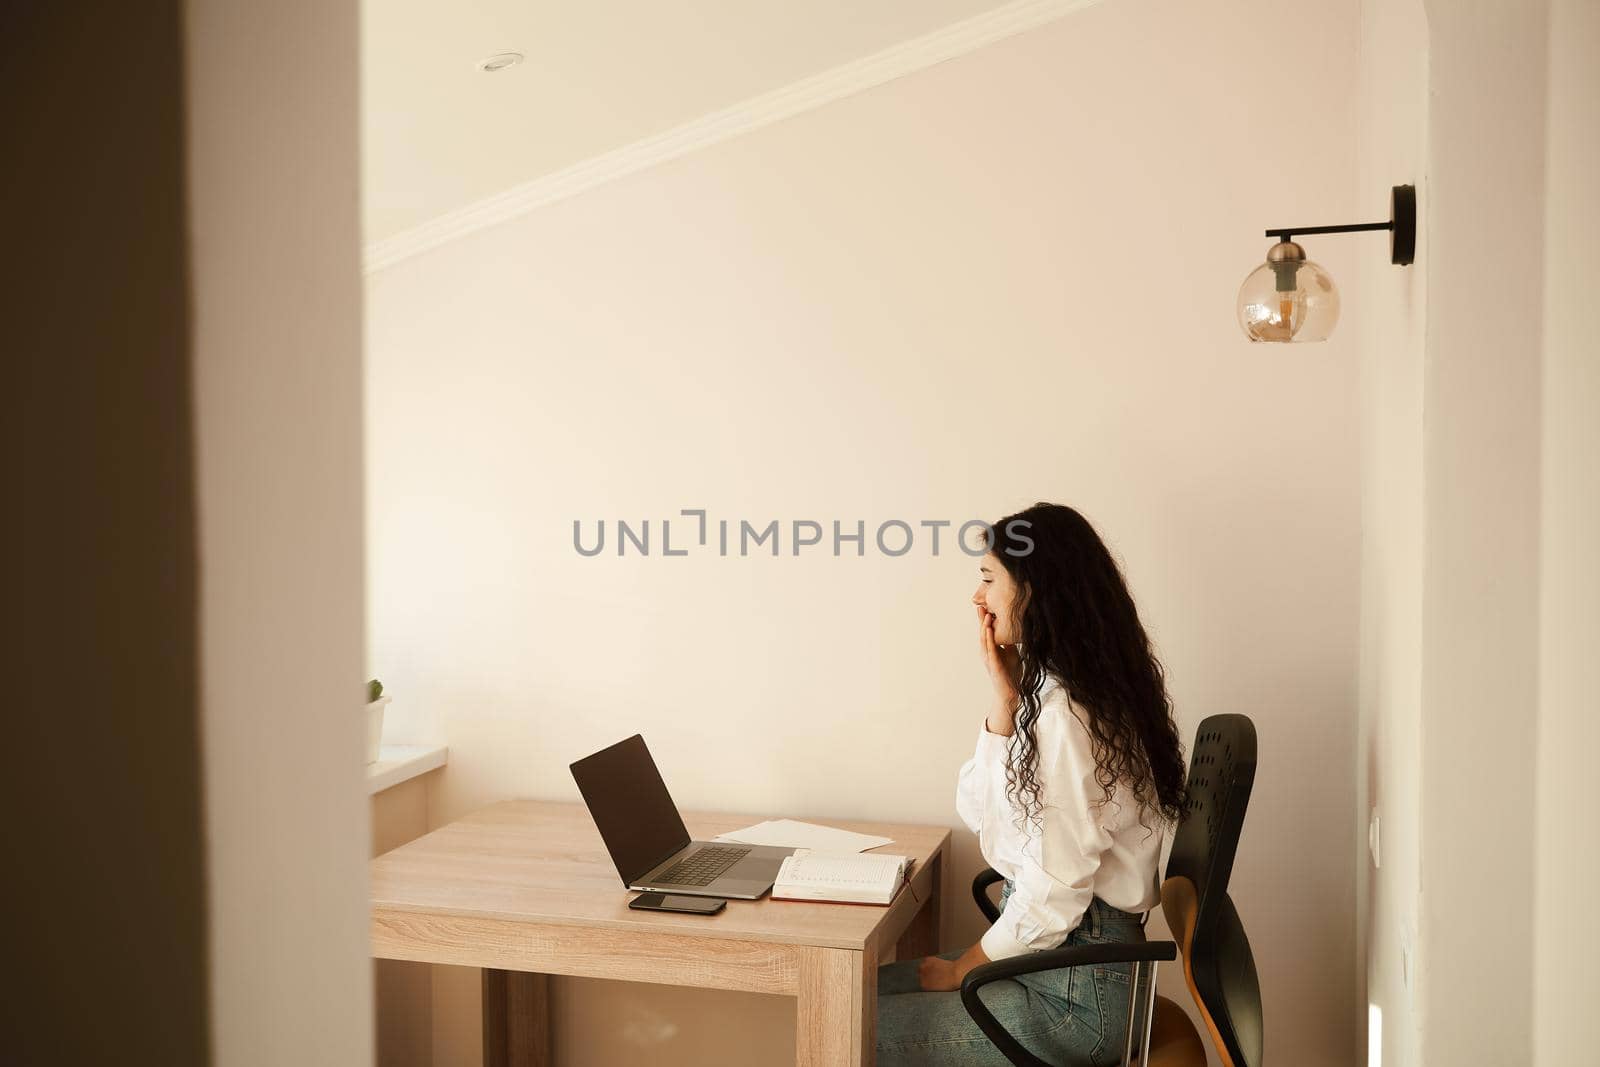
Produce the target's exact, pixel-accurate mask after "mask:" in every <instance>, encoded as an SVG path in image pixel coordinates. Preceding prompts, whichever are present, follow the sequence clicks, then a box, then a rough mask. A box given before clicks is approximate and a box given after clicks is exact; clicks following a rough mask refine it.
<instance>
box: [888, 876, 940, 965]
mask: <svg viewBox="0 0 1600 1067" xmlns="http://www.w3.org/2000/svg"><path fill="white" fill-rule="evenodd" d="M943 863H944V856H943V855H935V856H934V857H933V867H932V868H931V869H932V871H933V877H932V878H930V879H928V884H929V885H930V886H932V887H933V888H931V889H930V890H928V899H927V900H924V901H923V902H922V907H921V909H919V910H918V912H917V914H916V915H914V916H912V918H911V923H910V925H908V926H907V927H906V932H905V933H903V934H901V935H900V940H899V941H897V942H895V946H894V958H895V959H897V960H917V959H921V958H922V957H924V956H937V955H938V954H939V898H940V895H941V894H940V886H941V884H942V883H941V881H940V879H941V878H942V877H943V875H944V871H943Z"/></svg>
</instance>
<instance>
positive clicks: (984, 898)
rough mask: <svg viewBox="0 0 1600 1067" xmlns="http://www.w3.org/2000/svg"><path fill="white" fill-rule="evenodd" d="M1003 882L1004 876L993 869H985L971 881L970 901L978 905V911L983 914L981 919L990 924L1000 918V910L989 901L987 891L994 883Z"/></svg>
mask: <svg viewBox="0 0 1600 1067" xmlns="http://www.w3.org/2000/svg"><path fill="white" fill-rule="evenodd" d="M1003 881H1005V875H1003V874H1001V873H1000V872H999V871H997V870H995V869H994V868H993V867H985V868H984V869H983V870H981V871H979V872H978V877H976V878H974V879H973V880H972V899H973V901H974V903H976V904H977V905H978V910H979V911H981V912H983V917H984V918H986V919H988V920H989V921H990V922H994V921H995V920H996V919H998V918H1000V909H999V908H997V907H995V905H994V901H992V900H990V899H989V894H988V889H989V887H990V886H992V885H994V884H995V883H996V882H1003Z"/></svg>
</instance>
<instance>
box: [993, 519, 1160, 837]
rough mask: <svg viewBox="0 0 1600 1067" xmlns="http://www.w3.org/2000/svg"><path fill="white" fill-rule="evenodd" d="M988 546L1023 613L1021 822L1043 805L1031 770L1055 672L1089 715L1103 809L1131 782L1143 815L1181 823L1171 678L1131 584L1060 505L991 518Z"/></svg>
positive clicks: (1018, 751) (1017, 786) (1017, 783)
mask: <svg viewBox="0 0 1600 1067" xmlns="http://www.w3.org/2000/svg"><path fill="white" fill-rule="evenodd" d="M987 542H988V547H989V551H990V552H992V553H993V554H994V556H995V557H996V558H997V559H998V560H999V561H1000V563H1001V565H1002V566H1004V567H1005V568H1006V570H1007V571H1008V572H1009V573H1010V575H1011V577H1012V579H1013V580H1014V581H1015V583H1016V586H1017V605H1018V606H1019V607H1020V616H1021V617H1020V619H1017V620H1014V621H1015V622H1017V623H1018V624H1019V625H1018V626H1017V627H1016V633H1018V634H1019V636H1020V640H1019V642H1018V644H1019V646H1020V647H1019V648H1018V650H1017V651H1018V653H1019V655H1020V658H1021V663H1022V677H1021V680H1020V682H1019V684H1018V686H1017V688H1018V690H1019V692H1020V694H1021V701H1020V705H1019V707H1018V709H1017V715H1016V735H1015V739H1014V741H1013V748H1012V758H1009V759H1007V761H1006V795H1007V797H1008V798H1010V799H1011V801H1012V803H1013V804H1014V805H1016V807H1017V808H1018V810H1019V811H1020V812H1021V813H1022V816H1023V817H1024V818H1031V819H1035V820H1036V819H1037V818H1038V817H1039V814H1040V812H1041V811H1042V810H1043V808H1042V804H1041V802H1040V800H1039V780H1038V778H1037V777H1035V772H1036V770H1037V769H1038V764H1039V751H1038V747H1037V745H1036V743H1035V740H1034V724H1035V723H1036V722H1037V721H1038V718H1039V711H1040V704H1039V692H1038V690H1039V686H1040V683H1041V682H1042V681H1043V680H1044V678H1045V677H1046V675H1053V676H1054V677H1056V678H1057V679H1059V680H1060V682H1061V684H1062V685H1063V686H1064V687H1065V688H1066V691H1067V695H1068V696H1069V697H1070V698H1071V699H1072V701H1073V702H1074V703H1076V704H1077V705H1078V706H1079V707H1081V708H1083V709H1084V711H1085V712H1086V713H1087V718H1088V722H1087V726H1088V729H1089V736H1090V739H1091V741H1092V745H1093V751H1094V761H1095V780H1096V782H1098V783H1099V785H1100V787H1101V788H1102V789H1104V790H1105V800H1106V801H1107V802H1109V801H1110V800H1111V798H1112V795H1113V793H1115V791H1116V787H1117V783H1118V782H1124V783H1126V784H1127V785H1128V787H1129V789H1130V791H1131V792H1132V794H1133V798H1134V800H1135V802H1136V803H1138V805H1139V806H1140V821H1141V823H1142V822H1143V821H1144V812H1145V811H1146V810H1151V811H1154V812H1156V813H1158V818H1160V819H1161V820H1163V821H1165V822H1168V823H1174V822H1177V821H1178V820H1179V819H1181V818H1182V817H1183V811H1184V804H1185V800H1184V768H1183V743H1182V741H1180V740H1179V737H1178V725H1177V723H1176V722H1174V721H1173V717H1172V700H1171V698H1170V697H1169V696H1168V695H1167V687H1166V674H1165V672H1164V671H1163V670H1162V667H1161V661H1160V660H1158V659H1157V658H1156V655H1155V652H1154V651H1153V650H1152V649H1151V647H1150V639H1149V637H1148V636H1147V635H1146V634H1145V631H1144V626H1143V625H1142V624H1141V623H1140V622H1139V613H1138V611H1137V609H1135V608H1134V605H1133V597H1132V596H1130V595H1129V593H1128V586H1127V583H1126V582H1125V581H1124V580H1123V577H1122V572H1121V571H1120V570H1119V569H1118V567H1117V564H1116V561H1115V560H1114V559H1112V557H1111V553H1110V551H1109V550H1108V549H1107V548H1106V546H1105V543H1104V542H1103V541H1101V540H1100V536H1099V535H1098V534H1097V533H1095V530H1094V527H1093V526H1091V525H1089V521H1088V520H1087V519H1085V518H1084V517H1083V516H1082V515H1080V514H1078V512H1076V511H1074V510H1073V509H1072V508H1069V507H1065V506H1063V505H1060V504H1046V503H1039V504H1035V505H1034V506H1033V507H1031V508H1027V509H1026V510H1024V511H1019V512H1017V513H1016V514H1014V515H1008V516H1006V517H1005V518H1003V519H1001V520H1000V521H999V522H997V523H995V524H994V525H993V527H992V528H991V531H990V534H989V536H988V538H987Z"/></svg>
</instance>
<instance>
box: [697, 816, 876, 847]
mask: <svg viewBox="0 0 1600 1067" xmlns="http://www.w3.org/2000/svg"><path fill="white" fill-rule="evenodd" d="M715 840H717V841H737V842H738V843H739V844H741V845H775V846H777V847H779V848H810V849H816V850H817V851H818V852H865V851H866V850H867V849H869V848H877V847H878V846H879V845H887V844H890V843H891V842H893V840H894V839H893V838H890V837H873V836H872V835H871V834H858V833H854V832H852V831H850V830H835V829H834V828H833V827H831V826H818V825H817V824H816V823H811V822H796V821H795V820H794V819H769V820H768V821H767V822H758V823H756V824H755V825H754V826H746V827H745V828H744V829H743V830H734V831H731V832H729V833H726V834H718V835H717V836H716V838H715Z"/></svg>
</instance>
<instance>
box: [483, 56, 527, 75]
mask: <svg viewBox="0 0 1600 1067" xmlns="http://www.w3.org/2000/svg"><path fill="white" fill-rule="evenodd" d="M521 62H522V53H521V52H499V53H497V54H495V55H492V56H489V57H487V58H485V59H480V60H478V69H479V70H481V71H483V72H485V73H487V74H493V73H494V72H495V71H497V70H506V69H507V68H509V67H514V66H516V65H517V64H518V63H521Z"/></svg>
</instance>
